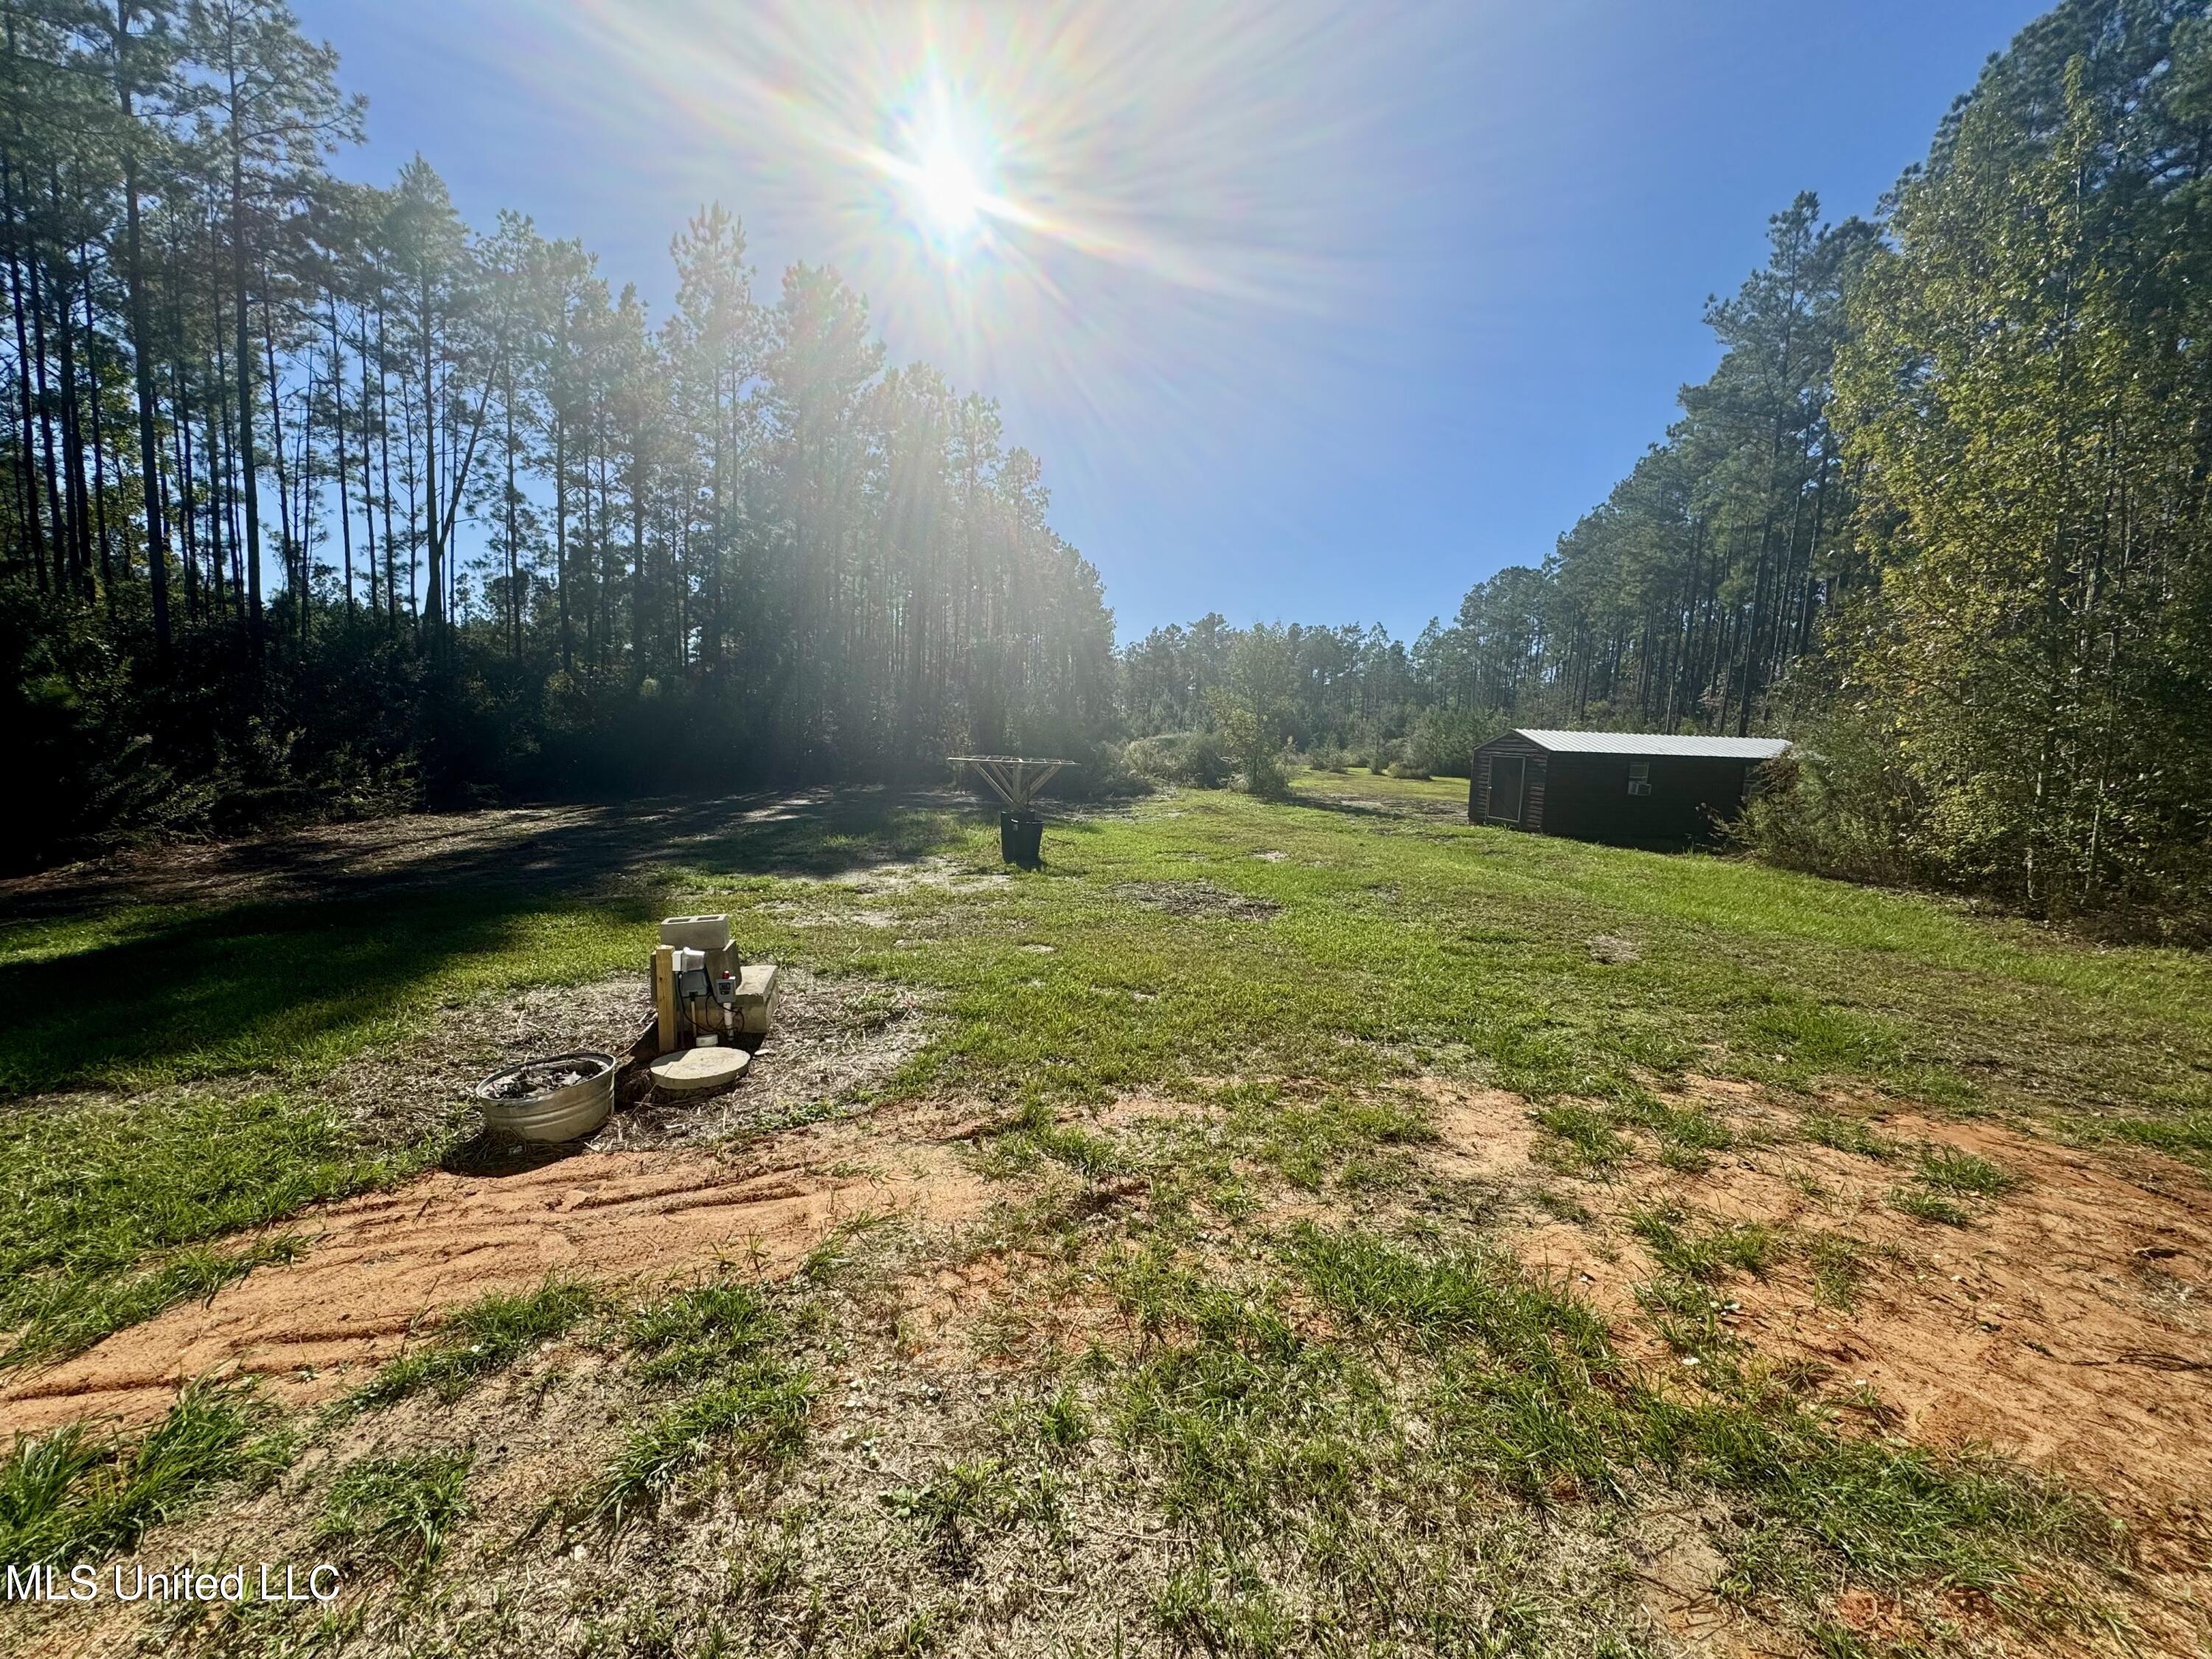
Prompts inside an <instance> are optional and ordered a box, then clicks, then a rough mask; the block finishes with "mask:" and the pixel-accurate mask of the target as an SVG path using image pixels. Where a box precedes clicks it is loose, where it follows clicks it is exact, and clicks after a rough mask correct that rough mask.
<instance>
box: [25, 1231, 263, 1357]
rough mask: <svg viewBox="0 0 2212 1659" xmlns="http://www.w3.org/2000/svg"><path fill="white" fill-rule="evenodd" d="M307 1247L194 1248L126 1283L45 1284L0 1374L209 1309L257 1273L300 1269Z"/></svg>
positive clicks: (102, 1279) (60, 1280) (54, 1281)
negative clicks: (184, 1309) (293, 1265)
mask: <svg viewBox="0 0 2212 1659" xmlns="http://www.w3.org/2000/svg"><path fill="white" fill-rule="evenodd" d="M306 1248H307V1241H306V1240H305V1239H302V1238H301V1237H299V1236H298V1235H297V1234H295V1233H285V1234H282V1235H280V1236H278V1237H274V1238H262V1239H256V1240H255V1241H254V1242H253V1243H250V1244H247V1245H246V1246H245V1247H243V1248H242V1249H234V1250H226V1249H221V1248H220V1247H218V1246H216V1245H212V1244H194V1245H189V1246H187V1247H186V1248H185V1249H181V1250H178V1251H175V1252H174V1253H173V1254H172V1255H169V1256H167V1258H166V1259H164V1260H163V1261H161V1262H160V1263H159V1264H158V1265H157V1266H155V1267H151V1268H149V1269H148V1270H147V1271H145V1272H143V1273H137V1274H134V1275H131V1276H130V1277H127V1278H107V1277H93V1278H88V1279H67V1278H58V1279H46V1280H45V1281H44V1286H43V1287H44V1290H45V1291H46V1296H45V1297H42V1299H41V1300H40V1303H39V1304H38V1306H37V1308H36V1310H35V1311H33V1313H32V1314H31V1316H30V1318H29V1320H28V1321H27V1323H26V1324H25V1326H24V1327H23V1328H22V1329H21V1332H20V1333H19V1334H17V1336H16V1339H15V1341H14V1342H13V1343H11V1344H9V1346H8V1347H7V1348H6V1350H5V1351H4V1352H0V1370H7V1369H9V1367H11V1366H15V1365H23V1364H32V1363H33V1362H36V1361H40V1360H56V1359H65V1358H68V1357H69V1356H70V1355H71V1354H76V1353H82V1352H84V1351H85V1350H86V1349H87V1348H89V1347H91V1346H93V1345H94V1343H96V1342H98V1341H100V1339H101V1338H103V1337H106V1336H108V1335H110V1334H112V1333H114V1332H116V1331H120V1330H125V1329H128V1328H130V1327H131V1326H133V1325H136V1324H139V1323H141V1322H143V1321H145V1320H149V1319H151V1318H153V1317H154V1316H155V1315H156V1314H158V1313H161V1312H162V1311H164V1310H167V1309H169V1308H173V1307H175V1306H176V1305H177V1304H179V1303H183V1302H208V1301H211V1300H213V1299H214V1297H215V1293H216V1291H220V1290H222V1288H223V1287H224V1286H225V1285H234V1284H236V1283H237V1282H238V1281H239V1280H240V1279H243V1278H245V1277H246V1274H248V1273H252V1271H253V1270H254V1269H255V1268H256V1267H268V1266H270V1265H272V1264H274V1265H282V1264H283V1263H285V1262H289V1261H297V1260H298V1259H299V1255H300V1253H301V1251H302V1250H304V1249H306Z"/></svg>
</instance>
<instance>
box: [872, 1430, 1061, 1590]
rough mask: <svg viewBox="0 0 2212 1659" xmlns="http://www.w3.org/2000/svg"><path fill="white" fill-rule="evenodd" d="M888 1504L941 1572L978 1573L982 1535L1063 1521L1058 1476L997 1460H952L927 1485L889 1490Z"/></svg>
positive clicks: (1056, 1524)
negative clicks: (915, 1535) (909, 1528)
mask: <svg viewBox="0 0 2212 1659" xmlns="http://www.w3.org/2000/svg"><path fill="white" fill-rule="evenodd" d="M882 1502H883V1504H884V1508H885V1509H887V1510H890V1512H891V1513H892V1514H894V1515H896V1516H899V1517H900V1519H902V1520H903V1521H905V1522H908V1524H909V1525H911V1526H912V1527H913V1528H914V1529H915V1533H916V1534H918V1535H919V1537H920V1538H921V1542H922V1544H923V1546H924V1547H925V1548H927V1551H928V1553H929V1557H930V1559H931V1561H932V1563H933V1564H934V1565H936V1566H937V1568H938V1569H939V1571H943V1572H946V1573H949V1574H951V1575H952V1576H954V1577H962V1578H964V1577H969V1575H970V1574H972V1573H973V1572H974V1571H975V1565H976V1546H977V1544H978V1543H979V1542H980V1541H981V1537H983V1536H985V1535H988V1534H994V1533H1000V1532H1006V1531H1009V1530H1011V1529H1012V1528H1014V1527H1016V1526H1018V1525H1020V1524H1021V1523H1023V1522H1030V1523H1032V1524H1035V1525H1038V1526H1043V1527H1047V1528H1055V1529H1056V1528H1059V1526H1060V1519H1061V1515H1060V1482H1059V1480H1058V1478H1057V1477H1055V1476H1054V1475H1053V1474H1051V1473H1050V1472H1049V1471H1047V1470H1042V1469H1038V1470H1030V1471H1026V1472H1018V1471H1016V1470H1014V1469H1012V1468H1009V1467H1008V1466H1007V1465H1006V1463H1005V1462H1001V1461H1000V1460H999V1459H997V1458H984V1459H981V1460H980V1461H977V1462H969V1463H955V1464H952V1465H951V1466H950V1467H948V1468H945V1469H943V1470H941V1471H939V1474H938V1475H937V1478H936V1479H935V1480H932V1481H931V1482H930V1483H929V1484H928V1485H927V1486H921V1487H900V1488H897V1489H896V1490H894V1491H891V1492H884V1494H883V1496H882Z"/></svg>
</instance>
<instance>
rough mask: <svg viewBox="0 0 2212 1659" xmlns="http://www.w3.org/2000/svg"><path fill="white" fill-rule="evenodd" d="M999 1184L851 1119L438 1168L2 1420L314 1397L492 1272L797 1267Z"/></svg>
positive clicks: (22, 1398)
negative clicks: (706, 1140) (663, 1146)
mask: <svg viewBox="0 0 2212 1659" xmlns="http://www.w3.org/2000/svg"><path fill="white" fill-rule="evenodd" d="M986 1200H987V1194H986V1191H985V1185H984V1182H982V1181H981V1179H980V1178H979V1177H978V1176H975V1175H974V1174H973V1173H971V1172H970V1171H969V1170H967V1169H966V1168H965V1167H964V1166H963V1164H961V1163H960V1162H959V1161H958V1159H957V1157H956V1156H955V1155H954V1153H953V1152H952V1150H951V1147H950V1146H947V1145H946V1144H945V1143H944V1142H942V1141H933V1140H929V1139H918V1138H917V1139H900V1138H896V1137H894V1136H892V1135H888V1134H886V1135H884V1136H883V1137H881V1138H871V1137H867V1136H864V1135H863V1134H862V1133H860V1132H858V1131H857V1130H856V1129H855V1128H854V1127H852V1126H849V1125H842V1124H841V1125H835V1126H830V1125H825V1126H822V1127H818V1128H816V1129H812V1130H808V1131H804V1132H800V1133H795V1134H792V1135H787V1136H783V1137H780V1138H779V1139H778V1141H777V1142H776V1145H775V1149H774V1151H773V1152H771V1153H770V1154H769V1156H768V1157H765V1158H763V1157H750V1158H736V1159H733V1158H725V1157H718V1156H716V1155H714V1154H713V1153H711V1152H614V1153H606V1154H600V1155H592V1154H582V1155H579V1156H575V1157H571V1158H562V1159H560V1160H559V1161H557V1162H555V1163H550V1164H544V1165H542V1166H540V1167H538V1168H535V1169H532V1170H525V1171H523V1172H520V1173H518V1174H514V1175H509V1176H465V1175H453V1174H447V1173H445V1172H442V1171H441V1172H436V1173H433V1174H430V1175H427V1176H422V1177H420V1178H418V1179H417V1180H415V1181H412V1182H409V1183H408V1184H407V1185H405V1186H404V1187H401V1188H397V1189H395V1190H393V1191H391V1192H387V1193H380V1194H368V1195H365V1196H362V1197H360V1198H356V1199H350V1200H346V1201H344V1202H342V1203H337V1204H332V1205H329V1206H323V1207H321V1208H319V1209H315V1210H311V1211H309V1212H307V1213H306V1214H304V1215H302V1216H301V1217H298V1218H295V1219H294V1220H292V1221H290V1222H289V1223H287V1224H286V1228H285V1230H286V1231H293V1232H299V1233H302V1234H305V1235H307V1237H309V1238H310V1240H311V1243H310V1244H309V1246H308V1248H307V1250H306V1252H305V1253H304V1254H303V1255H301V1258H300V1259H299V1260H298V1261H295V1262H293V1263H291V1264H289V1265H288V1266H284V1267H264V1268H260V1269H258V1270H257V1271H256V1272H254V1273H252V1274H250V1275H249V1276H248V1277H246V1279H242V1280H240V1282H239V1283H237V1284H236V1285H231V1286H229V1287H228V1288H227V1289H225V1290H222V1291H219V1292H217V1294H216V1297H215V1298H214V1299H213V1300H212V1301H211V1302H210V1303H207V1304H190V1305H186V1306H183V1307H177V1308H172V1309H171V1310H168V1311H167V1313H165V1314H162V1315H161V1316H159V1317H158V1318H155V1319H152V1320H149V1321H148V1322H145V1323H144V1324H143V1325H137V1326H134V1327H132V1328H130V1329H128V1330H125V1331H118V1333H116V1334H114V1335H112V1336H111V1337H109V1338H108V1339H107V1340H105V1341H103V1342H101V1343H100V1344H99V1345H98V1346H96V1347H94V1348H93V1349H91V1350H90V1351H88V1352H85V1353H83V1354H81V1355H79V1356H77V1357H76V1358H73V1359H70V1360H67V1361H64V1362H63V1363H62V1364H57V1365H54V1366H51V1367H49V1368H47V1369H46V1370H40V1371H36V1372H33V1373H31V1374H28V1375H25V1376H17V1377H15V1378H13V1379H11V1380H10V1381H9V1383H8V1385H7V1386H6V1387H5V1388H4V1389H0V1437H5V1436H6V1435H7V1434H9V1433H10V1432H11V1431H17V1430H26V1429H40V1428H45V1427H47V1426H50V1425H54V1424H57V1423H62V1422H67V1421H71V1420H75V1419H81V1418H86V1417H112V1418H117V1419H121V1420H122V1421H124V1422H125V1423H137V1422H143V1421H145V1420H147V1419H150V1418H153V1417H155V1416H158V1415H159V1414H160V1413H161V1412H162V1411H163V1410H165V1409H166V1408H167V1406H168V1404H169V1402H170V1401H171V1400H173V1398H174V1397H175V1395H176V1393H177V1390H178V1389H179V1388H180V1387H181V1386H182V1385H183V1383H185V1381H186V1380H187V1379H190V1378H192V1377H195V1376H204V1375H207V1374H210V1373H217V1374H222V1373H229V1372H234V1371H245V1372H250V1373H252V1374H255V1375H257V1376H261V1377H263V1378H264V1379H265V1380H266V1383H267V1385H268V1388H269V1391H270V1394H271V1395H273V1396H274V1397H275V1398H276V1399H278V1400H280V1401H283V1402H284V1403H286V1404H288V1405H300V1404H304V1403H312V1402H314V1401H320V1400H325V1399H328V1398H330V1397H331V1396H333V1395H337V1394H338V1393H340V1392H343V1390H344V1389H347V1388H349V1387H350V1386H353V1385H355V1384H356V1383H359V1382H361V1381H362V1379H363V1378H364V1377H365V1376H367V1375H368V1371H369V1370H371V1369H373V1368H374V1367H375V1366H377V1365H380V1364H383V1363H384V1362H385V1361H386V1360H388V1359H390V1358H392V1356H393V1355H395V1354H397V1353H398V1352H400V1350H401V1349H402V1348H403V1347H404V1346H406V1344H407V1342H408V1340H409V1339H410V1336H411V1335H414V1334H417V1333H418V1332H421V1331H422V1330H423V1329H424V1328H426V1327H428V1325H430V1324H432V1323H434V1322H435V1318H436V1316H437V1315H438V1314H439V1313H440V1312H441V1311H442V1310H447V1309H449V1308H451V1307H453V1306H455V1305H456V1304H460V1303H463V1302H466V1301H469V1300H471V1299H472V1298H474V1297H478V1296H481V1295H483V1294H484V1293H485V1292H486V1291H517V1290H524V1289H527V1288H528V1287H530V1286H532V1285H536V1284H538V1283H539V1282H540V1281H541V1280H543V1279H544V1278H545V1277H546V1275H548V1274H549V1273H574V1275H576V1276H577V1277H579V1278H582V1279H587V1280H589V1281H590V1282H592V1283H594V1284H607V1283H612V1282H617V1281H623V1280H632V1281H636V1280H647V1279H676V1278H681V1277H684V1276H686V1275H690V1274H696V1273H699V1272H701V1271H702V1270H706V1269H709V1268H711V1267H714V1265H715V1264H716V1263H717V1262H718V1261H734V1262H737V1263H739V1264H741V1265H743V1266H744V1267H746V1268H748V1269H749V1270H751V1271H756V1272H759V1273H769V1274H776V1273H788V1272H790V1271H791V1270H792V1269H793V1268H794V1267H797V1266H798V1264H799V1261H801V1260H802V1259H803V1258H804V1257H805V1255H806V1253H807V1252H808V1251H809V1250H811V1249H812V1248H813V1247H814V1246H815V1245H817V1243H820V1242H821V1241H822V1240H823V1238H824V1237H826V1236H828V1235H829V1233H830V1232H831V1231H834V1230H835V1229H836V1227H837V1226H839V1225H842V1224H843V1223H845V1222H848V1221H850V1220H852V1219H853V1218H855V1217H857V1216H860V1215H862V1214H873V1215H884V1214H889V1213H898V1214H902V1215H905V1216H908V1217H910V1218H915V1219H918V1220H929V1221H957V1220H959V1219H961V1218H965V1217H968V1216H971V1215H973V1214H975V1213H976V1212H978V1211H980V1210H981V1208H982V1207H983V1206H984V1204H985V1202H986Z"/></svg>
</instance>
